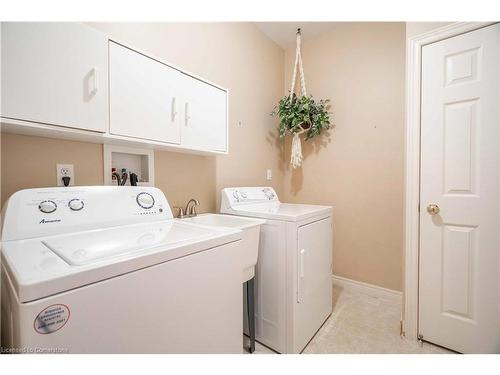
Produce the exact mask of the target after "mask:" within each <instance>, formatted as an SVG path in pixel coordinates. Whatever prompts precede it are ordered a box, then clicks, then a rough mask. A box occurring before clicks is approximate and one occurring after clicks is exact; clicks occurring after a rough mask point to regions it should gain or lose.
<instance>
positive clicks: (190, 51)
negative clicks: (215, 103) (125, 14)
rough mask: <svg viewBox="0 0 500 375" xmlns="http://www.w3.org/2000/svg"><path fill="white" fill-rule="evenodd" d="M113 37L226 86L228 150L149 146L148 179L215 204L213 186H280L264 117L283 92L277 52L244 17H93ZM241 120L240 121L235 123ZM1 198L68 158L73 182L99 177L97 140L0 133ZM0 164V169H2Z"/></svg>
mask: <svg viewBox="0 0 500 375" xmlns="http://www.w3.org/2000/svg"><path fill="white" fill-rule="evenodd" d="M91 26H93V27H95V28H97V29H100V30H102V31H103V32H105V33H108V34H109V35H111V36H112V37H115V38H117V39H119V40H120V41H122V42H124V43H127V44H130V45H131V46H135V47H136V48H139V49H141V50H142V51H145V52H148V53H151V54H153V55H155V56H157V57H159V58H161V59H164V60H165V61H168V62H170V63H172V64H174V65H177V66H179V67H182V68H183V69H186V70H188V71H190V72H192V73H194V74H197V75H200V76H202V77H204V78H206V79H208V80H210V81H213V82H215V83H218V84H219V85H221V86H224V87H226V88H228V89H229V118H230V123H229V127H230V131H229V133H230V143H229V146H230V154H229V155H227V156H217V157H215V156H208V157H207V156H195V155H188V154H180V153H171V152H155V180H156V185H157V187H159V188H160V189H162V190H163V191H164V192H165V193H166V194H167V195H168V197H169V200H170V203H171V204H172V205H182V204H185V203H186V201H187V199H189V198H191V197H193V196H194V197H196V198H198V199H199V200H200V201H201V203H202V207H201V210H200V211H201V212H202V211H214V210H216V209H217V206H218V204H217V200H218V196H219V194H220V188H222V187H224V186H229V185H247V184H253V185H259V184H263V185H264V184H269V181H266V180H265V175H266V169H267V168H271V169H273V172H274V178H273V181H271V185H273V186H274V187H275V188H276V189H277V190H278V192H281V191H282V182H283V174H282V173H281V171H280V170H279V168H278V167H279V164H280V156H279V150H278V149H277V148H276V147H275V142H276V139H275V136H274V134H275V132H274V127H275V124H276V121H275V120H274V119H272V118H271V117H270V116H269V112H270V111H271V109H272V106H273V103H275V102H276V101H277V100H278V99H279V97H280V96H281V94H282V92H283V66H284V63H283V59H284V52H283V50H282V49H281V48H279V47H278V46H277V45H276V44H275V43H274V42H272V41H271V40H269V39H268V38H267V37H266V36H265V35H264V34H263V33H262V32H260V31H259V30H258V29H257V28H256V26H254V25H253V24H251V23H193V24H183V23H170V24H166V23H126V24H124V23H99V24H91ZM239 123H241V126H240V125H239ZM2 138H3V139H2V146H3V147H2V153H1V155H2V167H3V168H2V187H3V189H2V199H1V201H2V202H4V201H5V200H6V199H7V198H8V196H9V195H10V194H12V193H13V192H14V191H16V190H18V189H22V188H28V187H34V186H51V185H53V184H54V181H55V164H56V163H58V162H65V163H66V162H68V163H74V164H75V177H76V181H77V183H78V184H81V185H91V184H102V181H103V170H102V168H103V166H102V146H100V145H95V144H86V143H80V142H68V141H62V140H51V139H44V138H35V137H23V136H13V135H5V136H4V137H2ZM4 168H5V169H4Z"/></svg>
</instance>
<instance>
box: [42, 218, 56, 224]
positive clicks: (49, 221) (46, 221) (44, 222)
mask: <svg viewBox="0 0 500 375" xmlns="http://www.w3.org/2000/svg"><path fill="white" fill-rule="evenodd" d="M60 221H61V219H54V220H45V219H42V220H40V224H48V223H59V222H60Z"/></svg>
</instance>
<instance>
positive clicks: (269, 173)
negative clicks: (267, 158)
mask: <svg viewBox="0 0 500 375" xmlns="http://www.w3.org/2000/svg"><path fill="white" fill-rule="evenodd" d="M266 178H267V180H268V181H271V180H272V179H273V170H272V169H268V170H267V172H266Z"/></svg>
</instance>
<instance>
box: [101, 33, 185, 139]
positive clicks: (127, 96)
mask: <svg viewBox="0 0 500 375" xmlns="http://www.w3.org/2000/svg"><path fill="white" fill-rule="evenodd" d="M109 75H110V78H109V90H110V100H109V107H110V132H111V133H112V134H116V135H123V136H129V137H135V138H141V139H148V140H153V141H160V142H169V143H176V144H179V143H180V129H179V114H178V112H179V108H178V107H179V106H180V103H179V97H178V93H179V79H180V76H181V73H180V72H179V71H177V70H176V69H173V68H171V67H169V66H167V65H165V64H162V63H160V62H158V61H156V60H154V59H152V58H149V57H147V56H144V55H142V54H140V53H138V52H136V51H133V50H131V49H129V48H126V47H124V46H121V45H119V44H117V43H114V42H111V41H110V42H109Z"/></svg>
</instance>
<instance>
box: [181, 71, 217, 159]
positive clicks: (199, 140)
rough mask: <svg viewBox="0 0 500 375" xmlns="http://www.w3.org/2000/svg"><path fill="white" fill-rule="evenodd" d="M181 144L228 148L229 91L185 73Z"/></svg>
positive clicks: (203, 148) (196, 146)
mask: <svg viewBox="0 0 500 375" xmlns="http://www.w3.org/2000/svg"><path fill="white" fill-rule="evenodd" d="M182 91H183V99H184V100H183V105H182V113H183V117H182V126H181V128H182V131H181V137H182V144H183V145H185V146H188V147H192V148H196V149H201V150H213V151H227V93H226V91H224V90H222V89H219V88H218V87H215V86H212V85H210V84H208V83H206V82H203V81H200V80H198V79H196V78H193V77H190V76H188V75H185V74H183V75H182Z"/></svg>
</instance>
